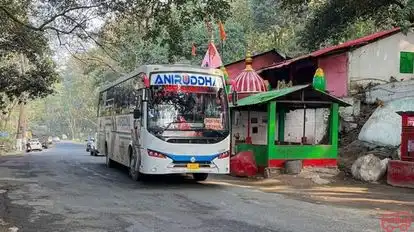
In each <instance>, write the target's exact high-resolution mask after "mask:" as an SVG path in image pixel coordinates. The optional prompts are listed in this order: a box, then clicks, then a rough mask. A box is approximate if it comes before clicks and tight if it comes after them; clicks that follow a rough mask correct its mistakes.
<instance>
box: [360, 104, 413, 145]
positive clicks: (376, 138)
mask: <svg viewBox="0 0 414 232" xmlns="http://www.w3.org/2000/svg"><path fill="white" fill-rule="evenodd" d="M413 110H414V97H407V98H402V99H398V100H393V101H390V102H387V103H386V104H385V105H384V106H383V107H378V108H377V109H376V110H375V112H374V113H373V114H372V115H371V117H370V118H369V119H368V121H367V122H366V123H365V124H364V126H363V127H362V129H361V131H360V133H359V135H358V139H359V140H362V141H365V142H369V143H373V144H376V145H380V146H384V147H396V146H398V145H400V143H401V116H400V115H398V114H397V113H396V112H397V111H413ZM378 132H381V133H378Z"/></svg>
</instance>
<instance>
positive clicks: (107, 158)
mask: <svg viewBox="0 0 414 232" xmlns="http://www.w3.org/2000/svg"><path fill="white" fill-rule="evenodd" d="M105 155H106V167H108V168H113V167H114V161H112V160H111V159H110V158H109V154H108V146H107V145H105Z"/></svg>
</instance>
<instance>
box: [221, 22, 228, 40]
mask: <svg viewBox="0 0 414 232" xmlns="http://www.w3.org/2000/svg"><path fill="white" fill-rule="evenodd" d="M219 31H220V39H221V41H224V40H226V38H227V35H226V31H225V30H224V25H223V23H222V22H221V21H219Z"/></svg>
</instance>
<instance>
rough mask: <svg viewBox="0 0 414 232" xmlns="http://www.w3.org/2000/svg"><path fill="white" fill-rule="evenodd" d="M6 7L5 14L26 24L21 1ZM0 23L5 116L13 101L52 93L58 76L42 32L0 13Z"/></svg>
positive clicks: (0, 106)
mask: <svg viewBox="0 0 414 232" xmlns="http://www.w3.org/2000/svg"><path fill="white" fill-rule="evenodd" d="M7 2H8V3H9V4H11V2H10V1H6V3H7ZM10 7H13V8H9V13H10V12H13V14H14V15H15V17H19V19H20V20H21V21H22V22H26V21H28V13H27V11H25V7H27V4H25V2H24V1H23V2H22V3H21V4H11V6H10ZM0 21H1V22H2V23H1V24H0V110H3V114H9V113H10V110H12V107H10V106H11V105H14V102H15V100H16V99H18V100H19V101H26V100H28V99H34V98H37V97H44V96H46V95H47V94H50V93H51V92H53V89H52V88H51V86H52V85H53V83H55V82H56V81H57V80H58V76H57V74H56V72H55V65H54V63H53V61H52V60H51V57H50V56H49V54H50V50H49V49H48V44H47V39H46V37H45V36H44V34H43V33H42V32H38V31H33V30H30V29H28V28H26V27H24V26H22V25H21V24H18V23H16V22H15V21H14V20H12V19H11V18H9V17H8V15H7V13H5V12H3V11H0Z"/></svg>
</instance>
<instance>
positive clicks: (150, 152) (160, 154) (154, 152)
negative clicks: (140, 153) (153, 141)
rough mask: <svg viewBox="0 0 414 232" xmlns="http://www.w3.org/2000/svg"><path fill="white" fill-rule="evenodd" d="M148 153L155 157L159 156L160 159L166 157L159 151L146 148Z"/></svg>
mask: <svg viewBox="0 0 414 232" xmlns="http://www.w3.org/2000/svg"><path fill="white" fill-rule="evenodd" d="M148 155H149V156H151V157H155V158H161V159H165V158H167V157H166V156H165V155H164V154H162V153H159V152H157V151H152V150H149V149H148Z"/></svg>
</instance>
